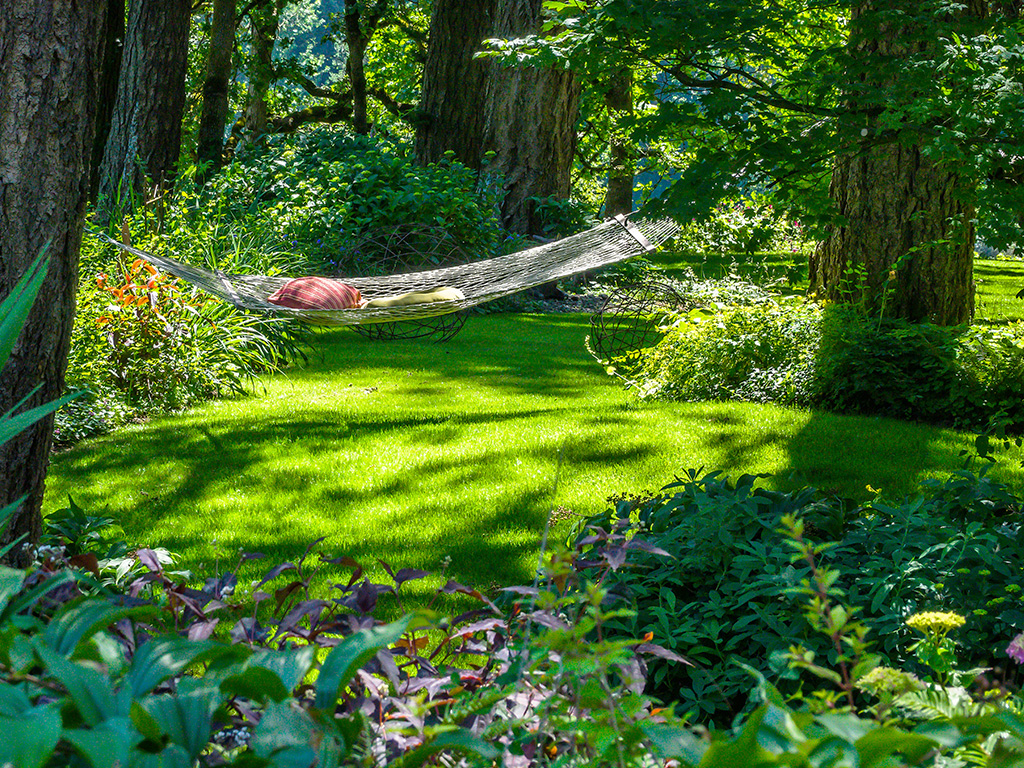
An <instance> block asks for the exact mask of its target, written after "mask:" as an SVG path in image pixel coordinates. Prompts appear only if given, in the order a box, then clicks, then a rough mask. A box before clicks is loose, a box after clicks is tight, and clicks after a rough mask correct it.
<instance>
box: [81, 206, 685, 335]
mask: <svg viewBox="0 0 1024 768" xmlns="http://www.w3.org/2000/svg"><path fill="white" fill-rule="evenodd" d="M678 231H679V227H678V226H677V225H676V224H675V222H673V221H672V220H671V219H639V220H637V221H630V220H628V219H627V218H626V217H624V216H617V217H615V218H613V219H609V220H608V221H605V222H604V223H602V224H599V225H597V226H596V227H593V228H591V229H588V230H586V231H584V232H580V233H579V234H576V235H572V236H570V237H566V238H563V239H561V240H555V241H553V242H550V243H544V244H543V245H538V246H534V247H532V248H528V249H526V250H523V251H518V252H516V253H510V254H507V255H505V256H495V257H492V258H489V259H483V260H481V261H473V262H469V263H468V264H458V265H456V266H453V267H440V268H438V269H429V270H424V271H421V272H406V273H402V274H396V275H380V276H376V277H339V278H338V279H339V280H343V281H344V282H346V283H348V284H349V285H352V286H354V287H356V288H358V289H359V291H360V293H362V295H363V298H364V299H375V298H383V297H386V296H397V295H400V294H405V293H412V292H414V291H430V290H433V289H435V288H438V287H442V286H444V287H450V288H457V289H459V290H460V291H461V292H462V293H463V295H464V296H465V298H464V299H457V300H451V301H438V302H434V303H431V304H413V305H408V306H394V307H372V308H370V307H367V308H363V309H331V310H312V309H293V308H291V307H281V306H278V305H276V304H271V303H270V302H268V301H267V297H268V296H269V295H270V294H272V293H273V292H274V291H276V290H277V289H278V288H280V287H281V286H282V285H284V284H285V283H287V282H288V280H289V279H290V278H287V277H270V276H266V275H232V274H228V273H225V272H222V271H220V270H215V271H211V270H208V269H202V268H200V267H196V266H193V265H191V264H185V263H184V262H181V261H178V260H176V259H171V258H167V257H166V256H157V255H156V254H154V253H149V252H148V251H144V250H142V249H141V248H135V247H134V246H131V245H125V244H124V243H120V242H118V241H117V240H114V239H113V238H111V237H108V236H107V235H105V234H101V233H95V234H96V236H97V237H99V238H101V239H102V240H105V241H106V242H108V243H111V244H113V245H116V246H117V247H118V248H120V249H122V250H124V251H126V252H127V253H130V254H132V255H133V256H135V257H137V258H140V259H145V260H146V261H148V262H150V263H151V264H153V265H154V266H156V267H158V268H160V269H162V270H164V271H166V272H170V273H171V274H174V275H177V276H178V277H180V278H181V279H183V280H185V281H187V282H189V283H192V284H193V285H195V286H197V287H198V288H201V289H203V290H204V291H207V292H208V293H212V294H214V295H215V296H219V297H220V298H222V299H224V300H225V301H228V302H230V303H231V304H234V305H235V306H236V307H240V308H242V309H247V310H253V311H257V312H272V313H274V314H277V315H282V316H286V317H292V318H294V319H296V320H301V321H303V322H307V323H313V324H316V325H363V324H366V323H384V322H396V321H401V320H411V319H418V318H424V317H434V316H436V315H446V314H448V313H450V312H458V311H459V310H461V309H467V308H469V307H473V306H476V305H477V304H482V303H484V302H487V301H492V300H494V299H497V298H500V297H502V296H508V295H510V294H513V293H518V292H519V291H523V290H526V289H527V288H533V287H535V286H538V285H542V284H544V283H550V282H552V281H555V280H560V279H562V278H565V277H569V276H571V275H576V274H579V273H581V272H586V271H587V270H591V269H597V268H598V267H604V266H608V265H609V264H615V263H617V262H620V261H625V260H626V259H629V258H631V257H633V256H639V255H642V254H644V253H648V252H650V251H652V250H654V249H656V248H657V247H658V246H660V245H661V244H662V243H664V242H665V241H666V240H668V239H669V238H671V237H673V236H674V235H675V234H676V233H678Z"/></svg>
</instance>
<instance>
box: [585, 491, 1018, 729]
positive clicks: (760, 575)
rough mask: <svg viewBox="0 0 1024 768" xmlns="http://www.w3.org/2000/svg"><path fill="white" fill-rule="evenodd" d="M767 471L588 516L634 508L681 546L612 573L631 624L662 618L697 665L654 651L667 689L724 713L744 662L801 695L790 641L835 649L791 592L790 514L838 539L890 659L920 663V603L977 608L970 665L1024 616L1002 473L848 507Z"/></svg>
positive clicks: (813, 532)
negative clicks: (915, 652) (765, 480)
mask: <svg viewBox="0 0 1024 768" xmlns="http://www.w3.org/2000/svg"><path fill="white" fill-rule="evenodd" d="M756 479H757V478H755V477H753V476H749V475H746V476H743V477H741V478H740V479H739V480H738V481H737V482H736V484H735V485H733V484H731V483H729V482H727V480H726V479H724V478H722V477H721V476H719V475H718V473H712V474H709V475H705V476H703V477H700V476H698V475H697V473H695V472H690V473H689V474H688V476H687V477H686V479H683V480H680V481H678V482H676V483H674V484H672V485H669V486H667V487H666V488H665V489H664V491H663V492H662V493H661V494H659V495H658V496H656V497H655V498H653V499H651V500H650V501H647V502H644V503H642V504H641V505H639V507H635V506H634V505H632V504H630V503H628V502H623V503H620V504H619V505H618V508H617V509H616V510H610V511H608V512H606V513H605V514H603V515H600V516H598V517H596V518H594V519H591V520H590V521H588V522H589V524H592V525H597V526H602V527H608V526H611V525H614V524H615V522H616V520H628V521H630V524H631V526H632V528H633V529H634V530H635V531H636V532H637V535H640V536H642V537H643V538H644V540H645V541H647V542H648V543H650V544H651V545H653V546H656V547H658V548H660V549H663V550H666V551H667V552H669V553H671V555H672V557H671V558H664V557H659V556H656V555H652V554H649V553H646V552H643V551H636V552H633V553H631V554H630V557H629V561H628V566H629V567H626V568H621V569H619V570H618V571H616V572H615V573H614V574H611V575H610V576H609V577H607V579H606V581H605V586H607V587H609V588H610V589H611V590H612V591H613V592H614V593H617V594H619V595H621V596H622V597H623V598H624V600H625V601H626V605H628V606H629V607H630V608H632V609H633V610H634V611H635V612H636V614H635V616H631V617H624V618H621V619H619V620H618V623H617V624H616V626H615V629H616V631H617V632H618V633H620V635H621V636H622V637H639V636H642V635H644V634H645V633H651V636H652V638H653V642H655V643H658V644H660V645H663V646H665V647H666V648H669V649H671V650H674V651H676V652H677V653H680V654H682V655H683V656H685V657H686V658H687V659H689V660H690V661H692V662H694V664H695V666H693V667H685V666H680V665H669V664H658V663H656V662H655V663H652V668H651V672H650V679H651V681H652V683H653V686H654V687H653V690H654V693H655V695H657V696H659V697H660V698H662V699H663V700H666V701H678V702H679V703H680V705H681V706H682V707H683V709H684V710H688V711H692V712H694V713H696V714H698V716H699V717H701V718H703V719H712V720H717V721H718V722H720V723H727V722H729V721H730V720H731V718H732V717H733V716H734V715H735V714H736V713H737V712H739V711H740V709H741V708H742V706H743V705H744V704H745V703H746V701H747V691H748V690H749V687H750V676H749V674H748V673H747V672H746V671H745V670H744V669H743V668H741V667H739V666H737V665H736V664H735V663H734V662H736V661H741V662H743V663H744V664H747V665H749V666H750V667H753V668H754V669H757V670H759V671H760V672H762V673H763V674H764V675H766V676H767V677H768V678H769V680H771V681H772V682H773V683H774V684H776V685H777V686H779V688H780V689H781V690H782V691H783V693H790V694H792V693H795V692H796V691H797V690H798V689H799V685H800V681H799V680H798V679H797V678H796V675H795V673H794V672H793V671H792V670H791V669H790V668H789V667H788V666H787V665H786V663H785V660H784V654H785V653H786V652H787V651H788V650H789V648H790V646H791V645H793V644H802V645H804V646H805V647H807V648H810V649H812V650H814V651H815V652H816V653H817V654H818V656H819V658H822V659H832V660H833V661H834V658H835V650H834V648H831V647H830V643H829V642H828V640H827V639H826V638H824V637H822V636H820V635H815V634H814V633H812V632H810V630H809V629H808V625H807V622H806V621H805V620H804V619H803V613H804V609H805V606H803V605H801V604H800V602H799V600H797V599H796V598H795V597H794V596H793V595H792V594H791V592H790V591H789V590H791V589H792V588H793V587H795V586H796V585H797V584H799V582H800V580H801V579H803V578H806V577H807V575H808V572H809V569H808V567H807V565H806V564H804V563H801V562H797V563H793V562H791V559H792V558H791V555H792V551H793V550H792V548H791V547H789V546H788V545H787V543H786V542H785V541H784V540H783V537H781V536H780V535H779V533H778V529H779V522H780V519H781V518H782V516H783V515H784V514H787V513H793V512H796V513H798V514H799V515H800V516H801V517H802V518H803V519H804V521H805V523H806V524H807V527H808V533H809V537H810V538H812V539H817V540H821V541H835V542H836V543H835V544H834V545H833V546H832V547H831V548H830V549H829V550H828V551H827V554H826V555H825V556H824V557H825V559H826V561H827V563H828V565H829V567H830V568H833V569H836V570H838V571H840V572H841V573H842V574H843V577H842V579H841V581H840V585H841V586H842V587H843V588H844V589H845V591H846V603H847V604H848V605H851V606H856V607H858V608H859V609H860V611H861V613H860V614H859V615H860V617H861V619H862V620H864V621H865V622H866V623H867V624H868V625H869V627H870V628H871V629H872V637H873V638H874V639H875V640H876V642H877V645H876V650H877V651H878V652H880V653H881V654H882V655H883V656H885V657H886V658H888V660H889V662H890V663H891V664H892V665H893V666H897V667H901V668H908V669H912V668H913V661H912V654H910V653H909V652H908V649H907V646H908V644H909V637H908V630H907V629H906V628H905V627H904V625H903V622H904V620H905V619H906V618H907V617H908V616H910V615H911V614H913V613H915V612H917V611H923V610H936V609H938V610H952V611H957V612H959V613H961V614H962V615H965V616H966V617H967V625H966V627H964V629H963V631H962V632H961V634H960V635H959V637H960V640H961V642H962V646H963V653H962V655H963V658H964V660H965V666H967V667H973V666H987V665H989V664H990V663H991V662H992V661H994V660H997V659H996V658H995V654H996V652H997V649H998V648H1000V642H1001V641H1004V640H1005V641H1008V640H1009V639H1010V638H1012V637H1013V636H1014V635H1015V634H1016V633H1017V632H1019V631H1020V630H1021V629H1022V628H1024V610H1022V609H1021V606H1020V601H1019V595H1020V592H1021V590H1022V589H1024V549H1022V548H1021V542H1020V503H1021V502H1020V500H1019V499H1018V498H1017V497H1015V496H1014V495H1013V494H1011V493H1010V492H1009V491H1008V490H1007V489H1006V488H1005V487H1004V486H1002V485H1000V484H998V483H996V482H994V481H992V480H990V479H988V478H987V477H984V476H982V477H980V478H979V477H976V476H974V475H972V474H970V473H966V472H964V473H960V474H958V475H955V476H954V477H952V478H950V479H949V480H947V481H946V482H943V483H931V484H929V485H927V486H926V487H925V488H924V491H923V495H921V496H919V497H917V498H914V499H909V500H907V501H905V502H903V503H900V504H894V505H887V504H882V503H880V502H875V503H871V504H866V505H864V506H859V507H853V506H851V505H849V504H847V503H844V502H843V501H841V500H839V499H835V498H831V497H828V496H825V495H824V494H821V493H819V492H818V491H817V490H815V489H813V488H803V489H800V490H798V491H795V492H790V493H784V492H778V491H769V490H765V489H763V488H757V487H755V481H756ZM606 629H607V628H606ZM804 682H805V683H806V682H807V681H806V680H805V681H804Z"/></svg>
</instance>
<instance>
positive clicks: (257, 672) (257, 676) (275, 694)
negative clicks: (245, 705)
mask: <svg viewBox="0 0 1024 768" xmlns="http://www.w3.org/2000/svg"><path fill="white" fill-rule="evenodd" d="M220 689H221V691H223V692H224V693H226V694H228V695H230V696H241V697H243V698H246V699H253V700H254V701H265V700H266V699H268V698H269V699H272V700H274V701H282V700H284V699H287V698H288V696H289V694H290V692H291V691H290V689H288V688H286V687H285V686H284V684H283V683H282V682H281V678H280V677H278V675H277V673H276V672H271V671H270V670H269V669H265V668H263V667H246V668H245V669H243V670H242V671H241V672H239V673H238V674H236V675H231V676H229V677H226V678H224V680H223V682H221V684H220Z"/></svg>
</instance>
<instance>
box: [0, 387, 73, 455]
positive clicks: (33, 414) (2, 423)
mask: <svg viewBox="0 0 1024 768" xmlns="http://www.w3.org/2000/svg"><path fill="white" fill-rule="evenodd" d="M81 395H82V392H72V393H71V394H68V395H64V397H61V398H59V399H57V400H53V401H51V402H49V403H44V404H43V405H39V406H36V407H35V408H30V409H29V410H27V411H23V412H21V413H19V414H17V415H15V416H8V415H6V414H5V415H4V416H0V443H6V442H7V441H8V440H10V439H11V438H12V437H14V436H15V435H16V434H18V433H19V432H21V431H22V430H24V429H28V428H29V427H31V426H32V425H33V424H35V423H36V422H37V421H39V420H40V419H41V418H43V417H44V416H47V415H48V414H51V413H53V412H54V411H56V410H57V409H58V408H60V407H61V406H62V405H64V404H65V403H68V402H70V401H72V400H74V399H75V398H76V397H79V396H81Z"/></svg>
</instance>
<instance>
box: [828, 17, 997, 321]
mask: <svg viewBox="0 0 1024 768" xmlns="http://www.w3.org/2000/svg"><path fill="white" fill-rule="evenodd" d="M898 5H899V6H900V8H899V10H903V11H907V12H908V18H913V17H914V16H915V15H916V14H917V13H918V12H920V10H921V9H920V3H919V2H915V0H900V2H899V3H898ZM984 5H985V4H984V2H981V1H980V0H972V2H971V3H970V4H969V7H968V8H967V9H966V10H965V11H964V13H967V14H971V15H983V14H984V13H985V7H984ZM878 7H879V8H882V5H881V4H879V6H878ZM883 10H887V11H890V12H891V11H892V10H894V9H893V8H892V7H891V4H886V5H885V6H884V9H883ZM874 11H875V6H874V4H873V3H864V4H862V5H861V6H860V7H859V8H857V9H855V12H854V14H853V16H852V19H851V38H850V39H851V42H850V44H849V52H850V55H851V59H852V61H853V62H855V64H857V65H859V66H860V68H861V72H863V73H866V74H865V75H863V77H864V80H863V82H862V83H861V89H862V91H861V92H862V93H865V92H869V91H870V90H871V89H872V87H873V88H874V89H875V90H876V92H878V93H898V92H899V90H900V89H894V88H892V84H891V83H889V82H887V81H886V80H885V76H884V75H881V74H880V75H879V76H878V77H877V82H874V81H872V80H871V77H872V73H875V72H878V73H884V72H885V71H886V68H885V67H884V66H883V63H884V61H885V60H886V59H894V58H898V57H904V56H906V55H908V54H910V53H921V52H922V51H923V52H925V53H926V52H927V50H928V49H927V48H926V47H922V46H926V45H928V43H923V42H921V41H922V40H924V39H926V38H924V37H923V36H921V35H919V34H915V30H913V29H910V28H905V27H903V26H901V25H900V24H892V23H887V22H886V21H885V20H883V21H881V22H879V21H877V20H876V19H875V18H874V17H873V16H872V14H873V12H874ZM889 18H893V16H892V15H891V13H890V15H889ZM907 41H916V42H907ZM911 46H913V48H912V47H911ZM848 106H849V110H850V113H851V115H857V114H858V104H857V103H855V98H853V99H851V101H850V102H849V104H848ZM859 114H861V115H866V117H851V118H850V119H852V120H858V121H859V123H863V124H864V125H865V129H864V130H863V131H862V135H864V136H865V143H864V144H862V146H861V148H860V149H859V151H853V152H848V153H845V154H842V155H839V156H838V157H837V159H836V161H835V164H834V167H833V171H832V183H831V186H830V195H831V197H832V199H833V201H834V202H835V204H836V207H837V210H838V213H839V215H840V217H841V221H842V223H841V224H839V225H836V226H834V227H832V228H831V229H830V230H829V232H828V236H827V237H826V239H825V240H824V241H823V242H822V243H820V244H819V246H818V248H817V249H816V250H815V252H814V254H813V255H812V257H811V264H810V278H811V290H812V291H813V292H816V293H817V294H818V295H819V296H820V297H822V298H828V299H831V300H833V301H842V302H848V303H857V304H861V305H862V306H863V307H864V308H865V309H866V311H868V312H870V313H875V314H877V313H882V314H885V315H886V316H891V317H900V318H904V319H906V320H910V321H912V322H932V323H938V324H941V325H956V324H959V323H965V322H969V321H970V319H971V317H972V316H973V310H974V290H973V280H972V272H973V266H974V224H973V219H974V203H973V201H974V198H975V185H974V181H973V180H971V179H969V178H966V177H965V176H963V175H962V174H961V173H960V172H959V169H958V168H957V167H956V166H955V164H953V163H951V162H944V161H943V159H942V158H941V157H936V156H935V155H931V156H927V157H926V156H925V155H924V154H923V153H922V144H921V142H915V140H914V138H913V134H912V132H910V131H904V132H901V135H900V136H899V137H898V138H886V137H885V135H884V133H882V132H881V131H880V127H879V126H878V125H877V124H876V122H875V120H874V118H873V116H872V115H871V112H870V111H868V110H861V112H860V113H859ZM859 123H858V124H859ZM875 136H881V137H882V140H880V141H877V142H874V143H871V142H872V140H873V138H874V137H875Z"/></svg>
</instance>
